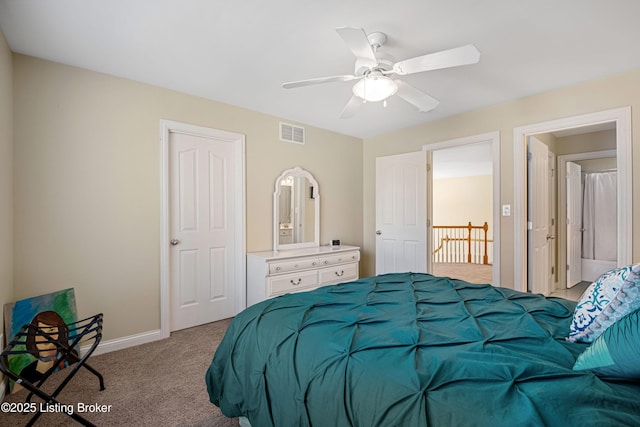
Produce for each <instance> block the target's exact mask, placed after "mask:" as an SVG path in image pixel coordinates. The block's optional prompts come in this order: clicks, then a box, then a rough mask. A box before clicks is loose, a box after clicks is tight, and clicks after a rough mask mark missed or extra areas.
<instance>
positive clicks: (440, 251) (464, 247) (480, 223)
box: [432, 142, 494, 283]
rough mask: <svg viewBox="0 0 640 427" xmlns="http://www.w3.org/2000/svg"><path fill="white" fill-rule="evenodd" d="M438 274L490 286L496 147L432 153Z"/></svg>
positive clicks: (488, 145)
mask: <svg viewBox="0 0 640 427" xmlns="http://www.w3.org/2000/svg"><path fill="white" fill-rule="evenodd" d="M432 170H433V180H432V183H433V184H432V194H433V196H432V200H433V219H432V221H433V223H432V233H433V251H432V256H433V274H435V275H436V276H447V277H453V278H456V279H462V280H466V281H468V282H472V283H491V281H492V279H493V277H492V265H493V250H492V249H493V228H494V224H493V162H492V156H491V143H490V142H478V143H474V144H468V145H462V146H457V147H452V148H444V149H441V150H436V151H434V152H433V156H432Z"/></svg>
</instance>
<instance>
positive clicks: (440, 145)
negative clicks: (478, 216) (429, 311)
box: [422, 131, 501, 286]
mask: <svg viewBox="0 0 640 427" xmlns="http://www.w3.org/2000/svg"><path fill="white" fill-rule="evenodd" d="M481 142H490V143H491V156H492V163H493V266H492V269H491V270H492V271H491V274H492V284H493V285H494V286H500V228H501V224H500V200H501V195H500V131H493V132H487V133H481V134H477V135H470V136H464V137H462V138H455V139H449V140H445V141H439V142H434V143H431V144H425V145H423V146H422V150H423V151H426V152H427V165H428V171H427V254H428V257H427V271H429V272H433V259H432V257H431V254H432V253H433V231H432V228H431V222H432V220H433V173H432V166H431V165H432V163H433V152H434V151H437V150H442V149H445V148H453V147H460V146H463V145H469V144H478V143H481Z"/></svg>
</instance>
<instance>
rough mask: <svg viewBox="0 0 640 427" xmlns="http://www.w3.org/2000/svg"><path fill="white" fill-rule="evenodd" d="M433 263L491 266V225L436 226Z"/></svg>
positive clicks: (434, 228)
mask: <svg viewBox="0 0 640 427" xmlns="http://www.w3.org/2000/svg"><path fill="white" fill-rule="evenodd" d="M432 228H433V239H434V242H436V248H435V250H434V251H433V262H452V263H454V262H456V263H461V262H467V263H475V264H485V265H487V264H489V247H488V246H489V243H493V240H491V239H488V237H487V235H488V233H487V232H488V230H489V224H487V222H486V221H485V223H484V224H483V225H472V224H471V222H469V223H468V224H467V225H434V226H433V227H432Z"/></svg>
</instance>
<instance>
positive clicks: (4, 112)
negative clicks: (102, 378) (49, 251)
mask: <svg viewBox="0 0 640 427" xmlns="http://www.w3.org/2000/svg"><path fill="white" fill-rule="evenodd" d="M12 79H13V71H12V66H11V51H10V50H9V47H8V46H7V43H6V41H5V39H4V36H3V35H2V33H0V310H1V309H2V307H4V304H6V303H7V302H10V301H12V300H13V80H12ZM3 319H4V317H3V316H1V315H0V334H2V333H4V323H3ZM1 345H3V344H2V342H1V341H0V346H1Z"/></svg>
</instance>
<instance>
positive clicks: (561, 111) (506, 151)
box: [361, 70, 640, 287]
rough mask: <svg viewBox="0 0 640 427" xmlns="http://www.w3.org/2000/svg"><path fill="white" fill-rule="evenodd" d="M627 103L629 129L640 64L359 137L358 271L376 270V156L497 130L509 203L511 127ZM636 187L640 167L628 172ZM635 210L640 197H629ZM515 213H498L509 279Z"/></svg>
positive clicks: (637, 153)
mask: <svg viewBox="0 0 640 427" xmlns="http://www.w3.org/2000/svg"><path fill="white" fill-rule="evenodd" d="M624 106H631V107H632V111H633V113H632V114H633V117H632V126H631V127H632V131H633V135H637V134H638V129H640V115H638V114H637V111H639V110H640V70H635V71H632V72H627V73H624V74H620V75H616V76H611V77H608V78H604V79H600V80H595V81H591V82H586V83H583V84H579V85H575V86H571V87H567V88H562V89H557V90H553V91H550V92H546V93H542V94H538V95H534V96H530V97H527V98H523V99H519V100H515V101H511V102H506V103H503V104H498V105H494V106H491V107H487V108H481V109H478V110H474V111H470V112H467V113H464V114H460V115H457V116H454V117H449V118H446V119H443V120H438V121H435V122H432V123H427V124H424V125H421V126H416V127H412V128H409V129H404V130H401V131H398V132H393V133H389V134H386V135H381V136H378V137H374V138H368V139H366V140H365V142H364V218H363V220H364V234H363V238H364V249H363V262H362V266H361V272H362V273H363V274H373V273H374V271H375V234H374V232H375V158H376V157H378V156H385V155H391V154H398V153H404V152H412V151H418V150H421V149H422V146H423V145H424V144H428V143H433V142H438V141H445V140H449V139H454V138H460V137H464V136H469V135H476V134H481V133H486V132H492V131H496V130H497V131H500V147H501V148H500V179H501V186H500V187H501V188H500V204H501V205H502V204H510V205H511V206H512V207H513V203H514V185H513V182H514V164H513V153H514V149H513V129H514V128H515V127H519V126H526V125H530V124H534V123H540V122H545V121H550V120H556V119H560V118H565V117H571V116H576V115H580V114H586V113H591V112H596V111H602V110H608V109H612V108H619V107H624ZM633 141H634V142H633V159H632V161H633V164H640V142H638V141H639V139H638V138H637V137H635V138H633ZM633 187H634V188H636V189H637V188H640V173H638V172H637V171H634V172H633ZM633 211H634V212H636V213H637V212H640V198H636V199H635V201H634V203H633ZM513 219H514V216H513V215H512V216H510V217H502V218H501V223H500V227H501V244H500V256H501V259H500V262H501V264H500V266H501V269H500V280H501V285H502V286H507V287H513V285H514V283H513V282H514V259H513V254H514V229H513V227H514V221H513ZM633 229H634V230H635V231H634V236H633V260H634V261H635V262H638V260H640V216H639V215H637V214H635V215H634V223H633Z"/></svg>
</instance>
